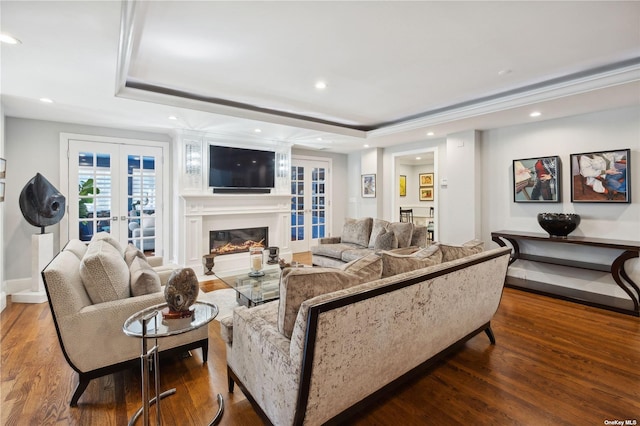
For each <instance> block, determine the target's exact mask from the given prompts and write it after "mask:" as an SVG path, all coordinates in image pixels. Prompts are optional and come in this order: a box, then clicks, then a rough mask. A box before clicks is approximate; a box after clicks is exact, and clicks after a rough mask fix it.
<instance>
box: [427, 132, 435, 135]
mask: <svg viewBox="0 0 640 426" xmlns="http://www.w3.org/2000/svg"><path fill="white" fill-rule="evenodd" d="M433 135H435V133H433V132H427V136H433Z"/></svg>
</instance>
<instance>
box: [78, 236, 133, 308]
mask: <svg viewBox="0 0 640 426" xmlns="http://www.w3.org/2000/svg"><path fill="white" fill-rule="evenodd" d="M80 278H82V283H83V284H84V287H85V289H86V290H87V294H88V295H89V298H90V299H91V301H92V302H93V303H94V304H95V303H102V302H108V301H111V300H118V299H125V298H127V297H129V295H130V290H129V268H128V267H127V264H126V262H125V261H124V258H123V257H122V254H121V253H120V252H118V250H116V249H115V247H113V246H112V245H111V244H109V243H108V242H107V241H105V240H97V241H92V242H91V243H90V244H89V247H88V248H87V252H86V253H85V255H84V257H83V258H82V261H80Z"/></svg>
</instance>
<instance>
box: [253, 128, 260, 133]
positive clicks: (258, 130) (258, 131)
mask: <svg viewBox="0 0 640 426" xmlns="http://www.w3.org/2000/svg"><path fill="white" fill-rule="evenodd" d="M254 132H256V133H262V129H255V130H254Z"/></svg>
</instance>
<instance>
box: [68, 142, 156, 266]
mask: <svg viewBox="0 0 640 426" xmlns="http://www.w3.org/2000/svg"><path fill="white" fill-rule="evenodd" d="M162 151H163V150H162V148H161V147H155V146H138V145H125V144H116V143H103V142H91V141H84V140H69V151H68V152H69V181H68V182H69V191H68V194H69V197H68V198H69V200H68V203H67V204H68V206H69V216H68V217H69V228H68V230H69V238H79V239H80V240H82V241H90V240H91V238H92V237H93V235H95V234H96V233H97V232H108V233H110V234H111V235H112V236H113V237H115V238H116V239H117V240H118V241H119V242H120V243H121V244H123V245H126V244H128V243H133V244H134V245H136V247H138V248H140V249H141V250H143V251H144V252H146V253H148V254H161V248H162V238H163V235H162V226H161V224H162V209H161V208H160V207H161V206H162V194H163V191H162V182H163V179H162V169H163V168H162V166H161V165H162ZM156 224H158V226H156Z"/></svg>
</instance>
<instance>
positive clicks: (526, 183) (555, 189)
mask: <svg viewBox="0 0 640 426" xmlns="http://www.w3.org/2000/svg"><path fill="white" fill-rule="evenodd" d="M513 202H514V203H559V202H560V157H558V156H553V157H537V158H525V159H522V160H513Z"/></svg>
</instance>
